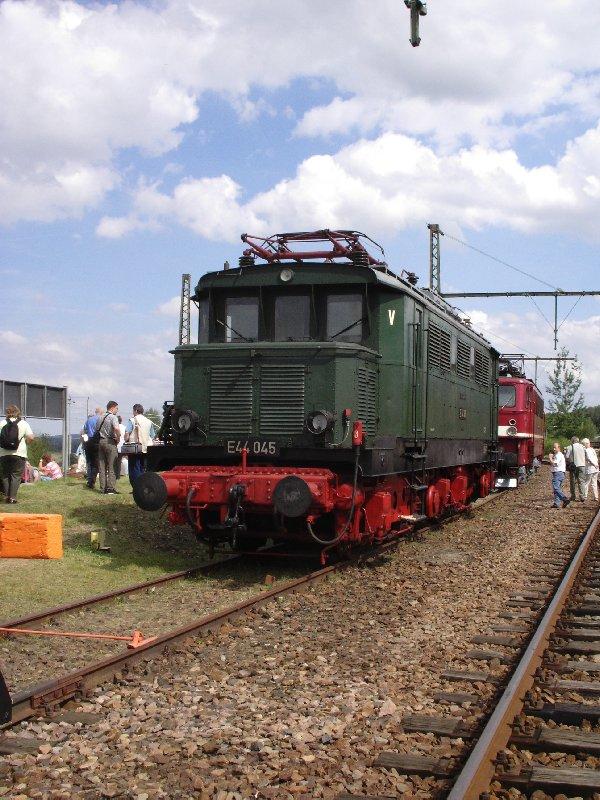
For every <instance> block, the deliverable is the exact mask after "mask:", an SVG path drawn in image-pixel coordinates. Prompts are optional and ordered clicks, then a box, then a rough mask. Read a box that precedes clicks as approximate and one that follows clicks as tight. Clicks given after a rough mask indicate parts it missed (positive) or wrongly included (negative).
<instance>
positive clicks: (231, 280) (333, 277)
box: [194, 262, 499, 355]
mask: <svg viewBox="0 0 600 800" xmlns="http://www.w3.org/2000/svg"><path fill="white" fill-rule="evenodd" d="M285 268H290V269H294V270H295V272H296V276H295V278H296V279H295V285H308V284H313V283H322V284H324V285H331V284H334V285H335V284H340V283H342V282H343V283H346V284H353V283H355V284H359V283H365V282H366V283H378V284H380V285H382V286H385V287H387V288H389V289H393V290H395V291H397V292H400V293H402V294H408V295H410V296H411V297H413V298H415V299H418V300H419V301H420V302H421V303H423V304H424V305H426V306H428V307H429V308H431V309H433V310H435V311H436V313H438V314H440V315H441V316H443V317H446V318H447V320H448V322H450V323H451V324H452V325H454V326H455V327H459V328H462V330H463V331H464V332H465V333H466V334H468V335H469V336H471V337H472V338H474V339H476V340H478V341H479V342H480V343H481V344H483V345H484V346H485V347H486V349H488V350H491V351H493V352H494V353H495V354H496V355H499V353H498V351H497V350H496V349H495V348H494V347H493V346H492V344H491V343H490V342H489V341H488V340H487V339H486V338H485V337H484V336H482V334H480V333H478V332H477V331H475V330H474V329H473V328H471V327H470V325H467V324H466V323H465V322H464V321H463V319H462V317H461V316H460V315H459V313H458V311H457V310H456V309H455V308H454V306H451V305H450V304H449V303H447V302H446V301H445V300H444V298H443V297H441V296H440V295H438V294H436V293H434V292H432V291H430V290H429V289H425V288H419V287H418V286H415V285H414V284H412V283H410V282H409V281H408V280H407V279H405V278H403V277H402V276H399V275H396V273H394V272H392V271H391V270H390V269H389V268H388V267H387V265H382V266H358V265H355V264H352V263H349V262H347V263H343V262H342V263H324V262H308V263H307V262H305V263H302V264H296V263H294V262H280V263H275V264H262V263H260V264H253V265H251V266H250V265H249V266H242V267H233V268H227V269H222V270H218V271H214V272H207V273H206V274H205V275H203V276H202V277H201V278H200V280H199V281H198V283H197V285H196V290H195V294H194V299H196V300H197V299H199V295H200V294H201V293H202V292H204V291H207V290H208V289H213V288H219V289H225V288H232V289H233V288H236V289H241V288H248V289H250V288H255V287H259V286H272V285H273V280H272V279H269V278H270V276H271V275H274V274H276V273H278V272H280V271H281V270H282V269H285ZM265 279H267V280H265Z"/></svg>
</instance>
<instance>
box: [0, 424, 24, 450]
mask: <svg viewBox="0 0 600 800" xmlns="http://www.w3.org/2000/svg"><path fill="white" fill-rule="evenodd" d="M20 419H21V418H20V417H17V419H16V420H12V419H9V418H8V417H7V418H6V425H4V427H3V428H2V430H0V447H2V448H4V450H17V449H18V447H19V442H20V441H21V439H20V438H19V421H20Z"/></svg>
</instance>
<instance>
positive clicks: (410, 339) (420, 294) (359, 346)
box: [134, 231, 498, 551]
mask: <svg viewBox="0 0 600 800" xmlns="http://www.w3.org/2000/svg"><path fill="white" fill-rule="evenodd" d="M242 239H243V240H244V241H245V242H246V243H247V245H248V247H247V249H246V250H245V251H244V255H243V256H242V257H241V258H240V264H239V266H238V267H237V268H235V269H223V270H221V271H218V272H211V273H208V274H206V275H204V276H203V277H202V278H201V279H200V281H199V283H198V285H197V287H196V291H195V294H194V297H193V300H194V301H195V302H196V303H197V305H198V309H199V329H198V343H197V344H185V345H181V346H179V347H177V348H176V349H175V350H174V351H173V353H174V356H175V394H174V402H173V403H172V404H170V403H169V404H165V417H164V422H163V426H162V428H161V432H160V436H161V439H162V441H163V444H162V445H159V446H155V447H153V448H150V450H149V454H148V462H149V463H148V466H149V471H148V472H146V473H145V474H144V475H142V476H141V477H140V478H139V479H138V481H137V483H136V484H135V486H134V497H135V500H136V502H137V503H138V505H139V506H140V507H141V508H144V509H147V510H154V509H157V508H160V507H163V506H164V504H165V503H166V504H168V505H169V506H170V515H169V518H170V520H171V521H172V522H173V523H174V524H182V523H189V524H191V525H192V526H193V528H194V529H195V531H196V532H197V534H198V536H199V537H200V538H202V539H205V540H206V541H207V542H209V543H211V544H215V543H217V542H222V541H229V542H231V544H232V545H234V546H238V547H239V546H242V547H249V546H255V545H258V544H260V543H262V542H264V541H265V540H266V539H267V538H272V539H275V540H279V541H281V540H294V541H302V540H304V541H306V540H309V541H315V542H317V543H318V544H319V546H320V547H322V548H324V551H326V550H327V548H330V547H334V546H339V545H355V544H359V543H380V542H382V541H384V540H385V539H387V538H389V537H393V536H397V535H401V534H402V533H405V532H407V531H408V530H410V529H412V528H413V527H414V525H415V523H416V522H418V521H419V520H422V519H425V518H435V517H439V516H441V515H443V514H446V513H448V512H449V511H455V510H460V509H461V508H464V507H465V506H466V505H467V504H468V503H469V502H470V501H472V500H473V499H475V498H477V497H482V496H485V495H486V494H488V492H489V491H490V489H491V487H492V486H493V485H494V477H495V471H496V468H497V459H498V450H497V413H498V406H497V365H498V353H497V352H496V351H495V350H494V349H493V348H492V347H491V346H490V344H489V343H488V342H487V341H486V340H485V339H484V338H482V337H481V336H480V335H478V334H477V333H476V332H475V331H473V330H472V329H471V327H470V326H469V325H468V324H466V323H465V322H464V321H463V320H462V319H461V318H460V317H459V315H458V314H457V313H456V312H455V311H454V310H453V309H452V308H451V307H450V306H449V305H448V304H447V303H445V302H444V301H443V300H442V299H441V298H440V297H438V296H437V295H435V294H433V293H430V292H429V291H426V290H422V289H419V288H417V286H416V285H415V284H416V278H415V276H414V275H412V274H411V273H405V274H403V275H400V276H399V275H396V274H394V273H393V272H392V271H391V270H390V269H389V268H388V266H387V264H385V262H383V261H381V260H377V259H376V258H374V257H373V256H372V255H370V254H369V252H368V251H367V249H366V247H365V246H364V244H363V237H362V235H361V234H358V233H357V232H354V231H336V232H334V231H318V232H316V233H310V234H309V233H300V234H281V235H278V236H275V237H270V238H268V239H256V238H254V237H250V236H247V235H244V236H243V237H242ZM309 242H311V243H315V244H314V245H312V246H313V247H315V246H316V248H317V249H308V250H307V249H306V247H307V246H310V245H308V243H309ZM298 248H304V249H298ZM158 472H160V473H161V474H160V475H159V474H158Z"/></svg>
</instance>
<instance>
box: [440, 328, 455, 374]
mask: <svg viewBox="0 0 600 800" xmlns="http://www.w3.org/2000/svg"><path fill="white" fill-rule="evenodd" d="M451 352H452V335H451V334H449V333H448V331H444V330H442V331H441V340H440V361H441V363H440V366H441V368H442V369H445V370H449V369H450V364H451V358H452V357H451Z"/></svg>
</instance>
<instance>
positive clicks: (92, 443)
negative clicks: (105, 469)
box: [81, 407, 102, 489]
mask: <svg viewBox="0 0 600 800" xmlns="http://www.w3.org/2000/svg"><path fill="white" fill-rule="evenodd" d="M101 417H102V409H101V408H99V407H98V408H97V409H96V411H95V412H94V413H93V414H90V415H89V417H88V418H87V419H86V421H85V422H84V423H83V428H82V429H81V439H82V440H83V450H84V452H85V461H86V465H87V481H86V486H87V487H88V489H93V488H94V486H95V484H96V478H97V476H98V442H97V441H96V440H95V438H94V434H95V433H96V426H97V425H98V421H99V420H100V419H101Z"/></svg>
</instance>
